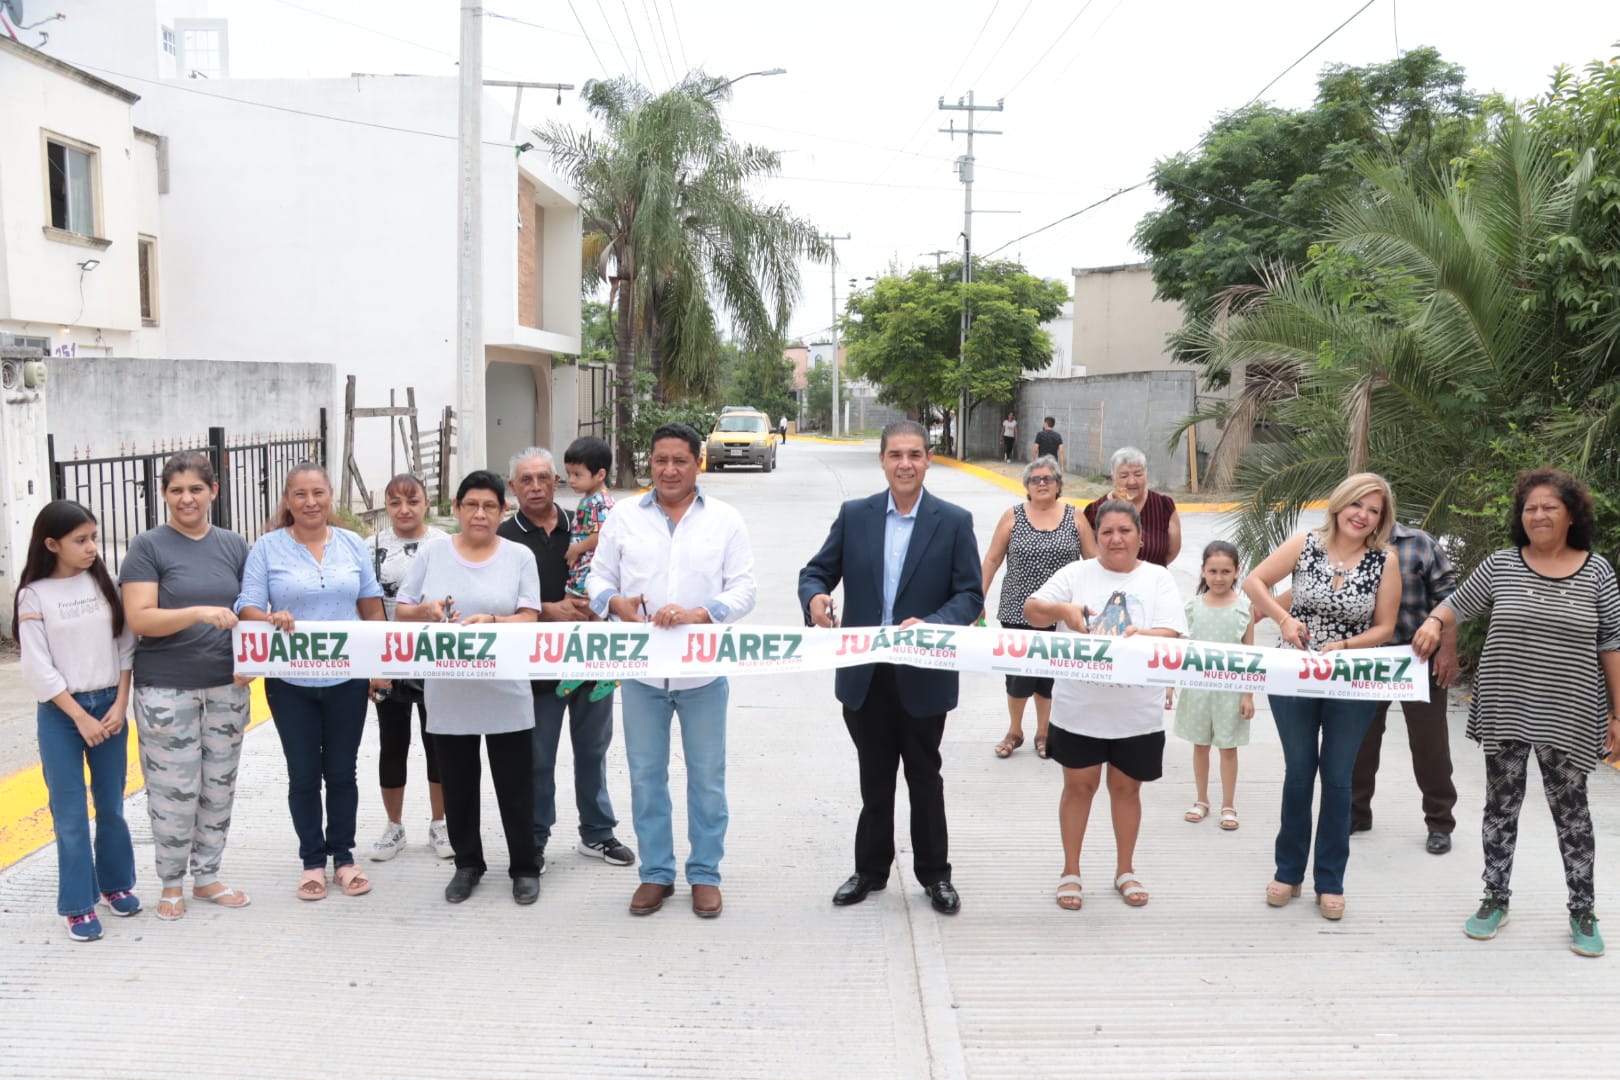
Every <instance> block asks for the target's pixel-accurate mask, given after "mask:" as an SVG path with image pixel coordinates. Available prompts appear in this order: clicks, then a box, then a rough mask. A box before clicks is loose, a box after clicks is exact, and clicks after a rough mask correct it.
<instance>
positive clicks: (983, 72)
mask: <svg viewBox="0 0 1620 1080" xmlns="http://www.w3.org/2000/svg"><path fill="white" fill-rule="evenodd" d="M1034 5H1035V0H1029V2H1028V3H1026V4H1025V5H1024V10H1023V11H1020V12H1019V13H1018V18H1016V19H1014V20H1013V24H1012V29H1010V30H1008V31H1007V36H1006V37H1004V38H1002V39H1001V44H1000V45H997V46H996V51H995V52H993V53H991V54H990V59H988V60H986V61H985V62H984V68H983V70H981V71H980V72H979V77H978V78H977V79H974V80H973V85H975V86H977V85H978V84H979V83H982V82H984V77H985V75H986V73H988V72H989V70H990V65H992V64H994V63H995V62H996V57H998V56H1000V55H1001V50H1002V49H1005V48H1006V47H1007V42H1009V41H1011V40H1012V36H1013V35H1014V34H1016V33H1017V32H1018V27H1019V26H1020V25H1021V24H1022V23H1023V21H1024V16H1025V15H1028V14H1029V9H1030V8H1031V7H1033V6H1034Z"/></svg>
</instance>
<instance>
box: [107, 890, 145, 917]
mask: <svg viewBox="0 0 1620 1080" xmlns="http://www.w3.org/2000/svg"><path fill="white" fill-rule="evenodd" d="M101 898H102V899H103V900H105V901H106V902H107V906H108V907H110V908H112V913H113V914H114V915H117V916H118V917H119V918H121V919H127V918H129V917H130V916H131V915H139V914H140V913H141V898H140V897H138V896H136V895H135V894H134V893H132V892H130V891H129V890H128V889H120V890H119V891H117V892H110V893H102V894H101Z"/></svg>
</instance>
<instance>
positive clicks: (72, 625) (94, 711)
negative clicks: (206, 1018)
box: [11, 499, 141, 941]
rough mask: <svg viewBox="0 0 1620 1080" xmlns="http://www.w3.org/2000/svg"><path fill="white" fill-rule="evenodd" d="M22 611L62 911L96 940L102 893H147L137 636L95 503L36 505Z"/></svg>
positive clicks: (72, 927) (135, 907) (133, 902)
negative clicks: (133, 699) (138, 807)
mask: <svg viewBox="0 0 1620 1080" xmlns="http://www.w3.org/2000/svg"><path fill="white" fill-rule="evenodd" d="M13 610H14V611H15V614H14V615H13V616H12V620H11V636H12V638H13V639H14V640H16V641H17V643H18V644H19V646H20V647H21V650H22V675H23V680H24V681H25V682H26V683H27V684H28V688H29V689H30V690H32V691H33V693H34V696H35V697H36V698H37V699H38V701H39V706H38V708H37V709H36V723H37V728H38V734H39V761H40V766H41V768H42V769H43V771H44V774H45V788H46V791H47V793H48V794H49V797H50V808H51V816H52V817H53V819H54V821H55V826H56V913H57V914H58V915H60V916H62V917H63V918H64V919H66V920H67V933H68V937H69V938H71V939H73V940H74V941H95V940H96V939H98V938H100V937H101V920H100V919H99V918H98V917H97V916H96V904H97V902H98V901H100V902H103V903H105V904H106V905H107V907H108V909H109V910H110V911H111V912H112V914H114V915H118V916H130V915H135V914H137V913H139V911H140V910H141V901H140V898H139V897H137V896H136V895H135V893H134V892H133V891H132V890H133V889H134V888H135V846H134V843H133V842H132V841H131V840H130V836H129V824H128V823H127V822H126V821H125V820H124V773H125V770H126V768H127V766H126V750H127V745H128V741H129V727H128V723H127V720H128V711H129V688H130V670H131V667H132V666H133V662H134V658H135V634H134V632H133V631H132V630H130V628H129V626H128V625H127V624H126V623H125V621H124V605H123V602H122V601H121V600H120V599H119V597H118V588H117V586H115V585H114V584H113V579H112V575H111V574H109V573H108V572H107V565H106V564H105V563H104V562H102V561H101V553H100V551H98V550H97V548H96V516H95V515H94V514H92V513H91V512H90V511H89V510H88V509H86V508H85V507H83V506H81V505H79V504H78V503H76V502H72V501H70V500H67V499H58V500H56V501H54V502H50V503H46V504H45V508H44V509H43V510H41V511H40V512H39V516H38V517H36V518H35V519H34V531H33V535H32V537H30V539H29V541H28V557H27V560H26V561H25V562H24V564H23V572H22V580H21V581H20V583H19V585H18V588H17V595H16V604H15V607H14V609H13ZM87 765H88V766H89V769H90V798H91V800H92V801H93V802H94V803H95V806H96V829H95V838H94V840H93V841H92V839H91V834H90V815H89V813H88V811H86V809H85V784H84V771H85V767H86V766H87Z"/></svg>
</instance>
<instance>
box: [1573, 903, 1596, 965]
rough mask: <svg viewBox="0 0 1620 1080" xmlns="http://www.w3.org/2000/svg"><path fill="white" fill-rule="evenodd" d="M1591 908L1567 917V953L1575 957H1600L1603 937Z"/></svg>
mask: <svg viewBox="0 0 1620 1080" xmlns="http://www.w3.org/2000/svg"><path fill="white" fill-rule="evenodd" d="M1597 924H1598V920H1597V915H1596V914H1594V913H1593V911H1592V909H1591V908H1587V909H1586V910H1585V911H1582V912H1580V913H1578V914H1575V915H1571V916H1570V917H1569V937H1570V943H1569V951H1570V952H1572V953H1574V954H1575V955H1577V956H1602V955H1603V935H1602V934H1600V933H1598V928H1597Z"/></svg>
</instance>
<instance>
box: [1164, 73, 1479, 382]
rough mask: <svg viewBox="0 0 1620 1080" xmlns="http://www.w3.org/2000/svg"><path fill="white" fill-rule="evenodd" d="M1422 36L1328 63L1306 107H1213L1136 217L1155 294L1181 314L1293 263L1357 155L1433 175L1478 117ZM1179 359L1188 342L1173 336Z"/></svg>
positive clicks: (1347, 191) (1194, 314)
mask: <svg viewBox="0 0 1620 1080" xmlns="http://www.w3.org/2000/svg"><path fill="white" fill-rule="evenodd" d="M1464 84H1465V74H1464V71H1463V69H1462V68H1461V67H1459V66H1457V65H1455V64H1449V63H1446V62H1444V61H1443V60H1442V59H1441V57H1440V54H1439V53H1438V52H1437V51H1436V50H1434V49H1432V48H1420V49H1413V50H1411V51H1410V52H1407V53H1405V54H1403V55H1402V56H1401V57H1400V59H1398V60H1393V61H1388V62H1386V63H1381V64H1372V65H1368V66H1366V67H1346V66H1333V67H1329V68H1327V69H1326V70H1325V71H1324V72H1323V73H1322V75H1321V77H1320V78H1319V79H1318V81H1317V99H1316V103H1315V104H1314V105H1313V106H1311V107H1310V108H1308V109H1300V110H1293V109H1280V108H1277V107H1275V106H1272V105H1267V104H1263V103H1262V104H1254V105H1249V106H1247V107H1245V108H1242V109H1239V110H1237V111H1236V112H1232V113H1227V114H1225V115H1223V116H1221V117H1219V118H1218V119H1217V120H1216V121H1215V123H1214V124H1213V125H1211V127H1210V129H1209V131H1208V132H1207V133H1206V134H1205V136H1204V138H1203V140H1202V141H1201V142H1200V143H1199V146H1198V148H1197V149H1196V150H1193V151H1189V152H1186V153H1181V154H1176V155H1174V156H1172V157H1170V158H1167V159H1165V160H1163V161H1160V162H1158V163H1157V164H1156V165H1155V166H1154V169H1153V184H1154V189H1155V190H1156V191H1157V192H1158V193H1159V195H1160V196H1161V197H1162V198H1163V199H1164V205H1163V206H1162V207H1160V208H1159V209H1157V210H1154V211H1153V212H1151V213H1149V214H1148V215H1147V216H1146V217H1144V218H1143V219H1142V221H1141V222H1140V223H1139V224H1138V225H1137V229H1136V235H1135V242H1136V246H1137V247H1138V248H1139V249H1140V250H1141V251H1142V252H1144V253H1145V254H1146V255H1147V256H1148V257H1149V260H1150V264H1151V266H1152V270H1153V280H1154V285H1155V286H1156V292H1155V295H1156V296H1157V297H1158V298H1159V299H1163V300H1177V301H1180V302H1181V303H1182V305H1183V307H1184V308H1185V310H1186V312H1187V314H1188V318H1189V326H1190V325H1191V324H1192V323H1193V322H1195V321H1196V320H1197V319H1199V318H1201V317H1203V316H1204V315H1206V314H1207V313H1208V312H1209V310H1210V307H1211V304H1212V303H1213V302H1214V301H1215V300H1216V298H1217V297H1219V296H1221V295H1222V294H1223V293H1224V292H1225V290H1228V289H1230V288H1232V287H1234V286H1243V285H1249V286H1260V285H1262V284H1263V283H1264V279H1265V268H1266V267H1268V266H1276V265H1288V266H1299V265H1302V264H1303V263H1304V262H1305V261H1306V258H1307V255H1308V252H1309V250H1310V247H1311V245H1312V244H1314V243H1315V242H1316V241H1317V240H1318V239H1319V238H1320V237H1321V236H1322V234H1323V232H1324V230H1325V229H1326V228H1327V226H1328V222H1329V219H1330V215H1331V211H1332V209H1333V207H1334V206H1335V205H1337V204H1338V203H1339V202H1342V201H1343V200H1345V199H1347V198H1350V197H1352V196H1353V195H1354V194H1355V193H1356V192H1357V191H1358V190H1359V189H1361V188H1362V187H1363V185H1364V183H1365V181H1364V179H1363V176H1362V174H1361V172H1360V171H1359V170H1358V169H1357V167H1356V162H1357V160H1358V159H1359V158H1361V157H1364V156H1366V155H1368V154H1379V155H1382V156H1383V157H1384V158H1385V159H1386V160H1389V161H1393V162H1396V163H1399V164H1400V165H1401V166H1403V167H1404V168H1405V170H1406V171H1407V173H1408V175H1409V176H1411V177H1413V178H1414V179H1416V180H1417V181H1419V182H1421V183H1425V184H1429V183H1432V182H1434V181H1433V179H1432V178H1434V177H1437V176H1438V175H1439V174H1440V173H1441V172H1443V170H1444V169H1445V167H1446V165H1447V163H1448V162H1450V161H1451V160H1452V159H1453V158H1455V157H1457V156H1459V155H1460V154H1463V153H1465V152H1466V151H1467V149H1468V148H1469V146H1470V145H1471V144H1472V140H1473V138H1474V136H1475V133H1476V131H1477V129H1478V124H1477V119H1476V118H1477V116H1478V113H1479V110H1480V100H1479V98H1478V97H1477V96H1476V95H1474V94H1472V93H1470V92H1469V91H1468V90H1467V89H1466V88H1465V85H1464ZM1172 344H1173V346H1174V347H1175V349H1176V352H1177V355H1178V356H1180V357H1181V358H1182V359H1184V360H1193V359H1195V358H1196V356H1197V355H1198V354H1197V350H1196V349H1194V348H1192V347H1191V346H1190V344H1189V342H1187V341H1186V340H1180V339H1178V340H1176V341H1174V342H1172Z"/></svg>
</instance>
